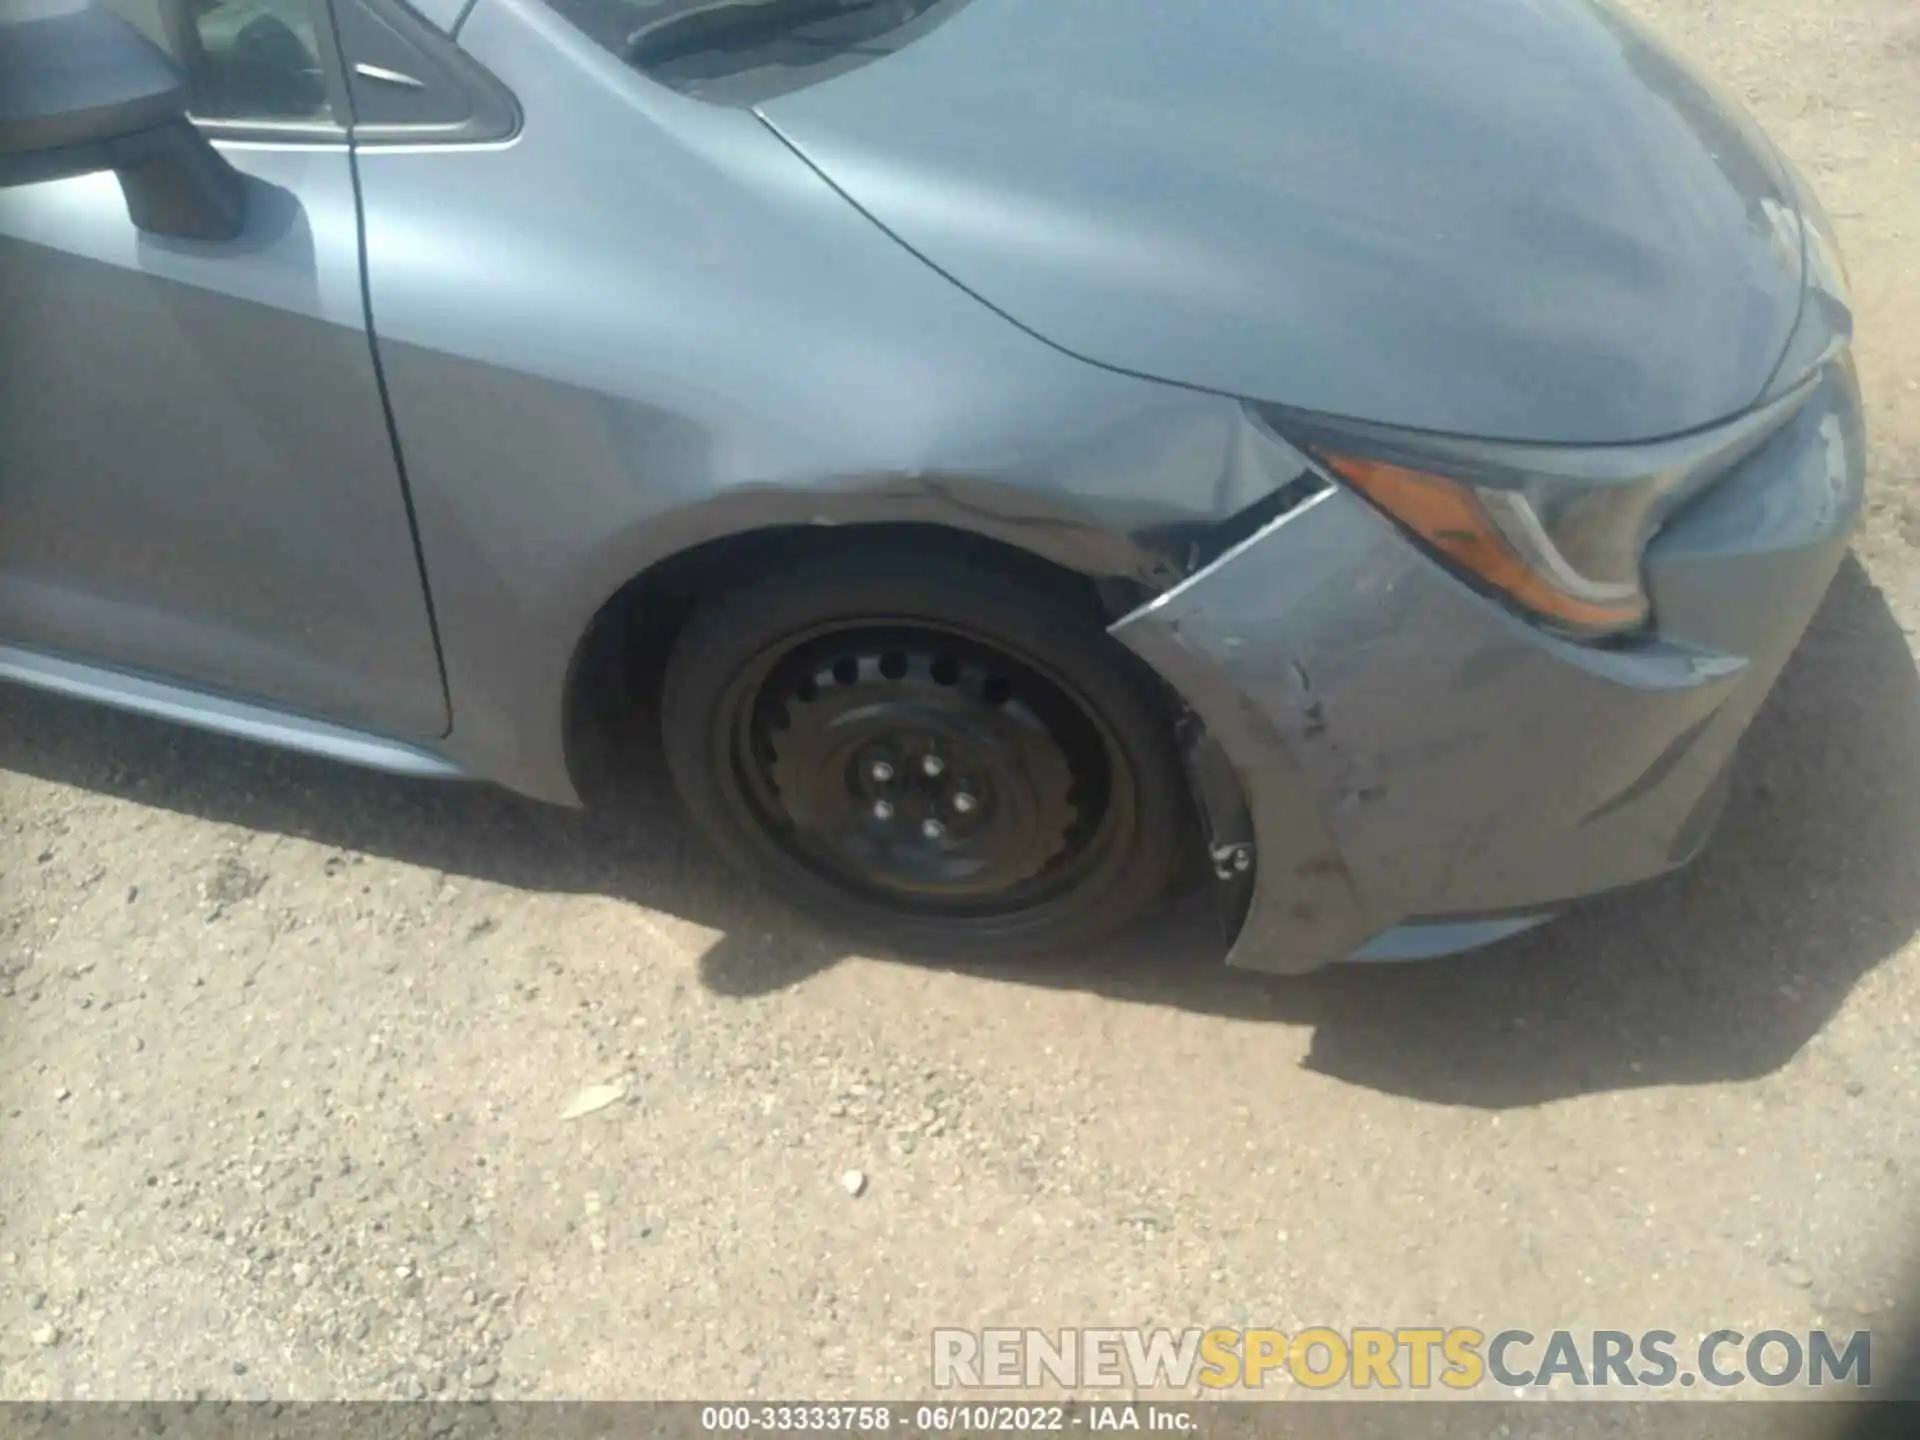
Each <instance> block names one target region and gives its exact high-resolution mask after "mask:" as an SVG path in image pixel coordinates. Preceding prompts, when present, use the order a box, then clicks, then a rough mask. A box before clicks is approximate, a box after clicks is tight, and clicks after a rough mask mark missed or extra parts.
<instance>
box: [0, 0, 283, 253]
mask: <svg viewBox="0 0 1920 1440" xmlns="http://www.w3.org/2000/svg"><path fill="white" fill-rule="evenodd" d="M101 170H112V171H114V172H115V173H116V174H117V175H118V176H119V177H120V189H121V193H122V194H124V195H125V196H126V201H127V214H128V216H129V217H131V219H132V220H133V223H134V224H135V225H137V226H139V227H140V228H141V229H142V230H146V231H150V232H152V233H154V234H157V235H177V236H182V237H184V238H187V239H192V240H231V239H233V238H234V237H235V236H237V235H238V234H239V233H240V229H241V226H242V224H243V223H244V220H245V210H246V189H245V185H244V182H243V181H242V180H241V178H240V176H239V174H238V173H237V172H235V170H234V169H233V167H232V166H230V165H228V164H227V162H226V160H225V158H224V157H223V156H222V155H221V154H220V152H219V151H217V150H215V149H214V148H213V146H212V145H211V144H209V143H208V141H207V138H206V136H204V135H202V134H201V133H200V132H199V131H198V130H196V129H195V128H194V126H193V124H192V122H190V121H189V120H188V119H187V89H186V78H185V77H184V76H183V75H182V74H181V73H180V69H179V67H178V66H176V65H175V64H174V63H173V61H172V59H171V58H169V57H168V55H167V54H166V52H165V51H163V50H161V49H160V48H159V47H158V46H156V45H155V44H154V43H153V42H152V41H151V40H149V39H147V37H146V36H144V35H142V34H141V33H140V32H139V31H138V30H136V29H134V28H133V26H131V25H129V24H128V23H127V22H126V21H124V20H122V19H121V18H120V17H119V16H118V15H115V14H113V13H112V12H111V11H108V10H103V9H99V8H97V7H95V6H94V5H93V4H91V3H90V0H10V3H8V4H7V5H6V8H5V13H4V14H3V15H0V186H9V185H32V184H37V183H39V182H41V181H44V180H59V179H65V178H66V177H68V176H72V175H89V174H93V173H96V172H98V171H101Z"/></svg>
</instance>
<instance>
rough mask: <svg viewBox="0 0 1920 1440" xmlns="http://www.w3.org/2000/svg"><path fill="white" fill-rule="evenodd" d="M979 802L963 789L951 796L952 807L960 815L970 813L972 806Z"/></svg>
mask: <svg viewBox="0 0 1920 1440" xmlns="http://www.w3.org/2000/svg"><path fill="white" fill-rule="evenodd" d="M979 803H980V802H979V801H978V800H975V799H974V798H973V796H971V795H969V794H968V793H967V792H966V791H964V790H962V791H960V792H959V793H958V794H956V795H955V796H954V797H953V808H954V809H956V810H958V811H959V812H960V813H961V814H962V815H971V814H972V813H973V807H974V806H975V805H978V804H979Z"/></svg>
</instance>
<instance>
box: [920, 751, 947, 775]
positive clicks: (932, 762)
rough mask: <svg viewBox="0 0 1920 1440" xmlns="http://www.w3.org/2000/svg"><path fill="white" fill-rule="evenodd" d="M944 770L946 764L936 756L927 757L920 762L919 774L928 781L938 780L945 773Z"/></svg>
mask: <svg viewBox="0 0 1920 1440" xmlns="http://www.w3.org/2000/svg"><path fill="white" fill-rule="evenodd" d="M946 768H947V762H946V761H944V760H942V759H941V758H940V757H939V756H938V755H929V756H927V758H926V759H924V760H922V761H921V762H920V773H921V774H923V775H925V776H926V777H927V778H928V779H929V780H935V779H938V778H939V777H940V776H941V775H942V774H944V773H945V772H946Z"/></svg>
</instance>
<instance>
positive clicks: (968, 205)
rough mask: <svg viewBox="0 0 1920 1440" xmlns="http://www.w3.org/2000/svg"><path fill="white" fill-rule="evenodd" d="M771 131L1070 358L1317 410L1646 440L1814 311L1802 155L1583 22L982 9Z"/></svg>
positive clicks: (1077, 6)
mask: <svg viewBox="0 0 1920 1440" xmlns="http://www.w3.org/2000/svg"><path fill="white" fill-rule="evenodd" d="M758 108H759V113H760V115H761V117H762V119H764V120H765V121H766V122H767V123H768V124H769V125H771V126H772V127H773V128H774V129H775V130H776V131H777V132H778V133H779V134H781V135H782V136H783V137H784V138H785V139H786V140H787V142H788V143H789V144H790V145H792V146H793V147H794V148H795V149H796V150H798V151H799V152H800V153H801V154H802V155H803V156H804V157H805V158H806V159H807V160H808V161H810V162H811V163H812V164H813V165H814V166H815V167H816V168H818V169H819V170H820V171H821V172H822V173H823V174H824V175H825V176H826V177H827V178H828V179H829V180H831V181H832V182H833V184H835V185H836V186H837V187H839V188H840V189H841V190H842V191H843V192H844V193H845V194H846V195H847V196H848V197H849V198H850V199H851V200H852V201H853V202H854V203H855V204H857V205H858V206H860V207H861V208H862V209H863V210H865V211H866V212H867V213H868V214H869V215H870V216H872V217H873V219H875V220H876V221H877V222H878V223H879V224H881V225H883V226H885V227H886V228H887V229H888V230H890V231H891V232H892V233H893V234H894V235H896V236H897V237H898V238H899V239H900V240H901V241H902V242H903V243H905V244H906V245H908V246H910V247H911V248H912V249H914V250H915V251H917V252H918V253H919V254H920V255H921V256H923V257H924V258H925V259H926V260H927V261H929V262H930V263H931V264H932V265H934V266H936V267H937V268H939V269H940V270H942V271H943V272H945V273H946V274H947V275H948V276H950V277H951V278H952V279H953V280H954V281H956V282H958V283H959V284H960V285H963V286H965V287H966V288H967V289H968V290H970V291H972V292H973V293H974V294H975V295H977V296H978V297H980V298H981V299H982V300H984V301H985V302H986V303H988V304H989V305H992V306H994V307H995V308H997V309H999V310H1000V311H1002V312H1003V313H1005V314H1006V315H1007V316H1008V317H1010V318H1011V319H1013V320H1014V321H1016V322H1017V323H1019V324H1020V325H1023V326H1025V327H1027V328H1028V329H1030V330H1032V331H1034V332H1035V333H1037V334H1038V335H1040V336H1042V337H1044V338H1045V339H1047V340H1049V341H1051V342H1052V343H1053V344H1055V345H1057V346H1060V347H1062V348H1064V349H1066V350H1069V351H1072V352H1074V353H1075V354H1077V355H1080V356H1082V357H1084V358H1086V359H1088V360H1092V361H1095V362H1097V363H1099V364H1103V365H1107V366H1111V367H1115V368H1118V369H1122V370H1127V371H1132V372H1135V373H1137V374H1141V375H1145V376H1150V377H1153V378H1155V379H1162V380H1170V381H1175V382H1179V383H1182V384H1187V385H1193V386H1199V387H1203V388H1206V389H1210V390H1217V391H1222V392H1225V393H1228V394H1232V395H1237V396H1242V397H1246V398H1252V399H1260V400H1266V401H1271V402H1276V403H1278V404H1281V405H1286V406H1292V407H1295V408H1299V409H1305V410H1312V411H1320V412H1324V413H1327V414H1331V415H1341V416H1350V417H1355V418H1360V419H1365V420H1371V421H1376V422H1380V423H1384V424H1391V425H1402V426H1408V427H1413V428H1419V429H1426V430H1434V431H1441V432H1448V433H1454V434H1464V435H1475V436H1483V437H1489V438H1500V439H1513V440H1531V441H1546V442H1569V443H1571V442H1581V443H1605V442H1624V441H1638V440H1647V439H1653V438H1657V437H1660V436H1665V435H1670V434H1674V433H1677V432H1680V431H1684V430H1689V429H1693V428H1696V427H1698V426H1702V425H1706V424H1710V423H1712V422H1713V421H1715V420H1719V419H1721V418H1723V417H1725V416H1728V415H1730V414H1733V413H1735V412H1737V411H1739V410H1742V409H1744V408H1746V407H1747V406H1749V405H1750V404H1752V403H1753V402H1754V400H1755V399H1756V398H1757V397H1758V396H1759V395H1760V393H1761V391H1762V390H1763V389H1764V388H1765V385H1766V382H1767V380H1768V377H1769V375H1770V374H1771V372H1772V370H1773V368H1774V366H1775V364H1776V363H1777V362H1778V360H1779V358H1780V356H1781V354H1782V351H1783V349H1784V347H1785V344H1786V341H1787V338H1788V336H1789V334H1790V332H1791V331H1792V329H1793V325H1794V320H1795V317H1796V315H1797V313H1798V310H1799V306H1800V299H1801V268H1802V255H1801V244H1802V242H1801V238H1800V231H1799V226H1798V222H1797V218H1796V216H1795V212H1794V208H1793V202H1792V199H1791V196H1792V193H1793V192H1792V189H1791V187H1790V184H1789V182H1788V181H1787V180H1786V178H1785V176H1784V174H1783V172H1782V169H1781V165H1780V162H1779V159H1778V156H1777V155H1776V154H1775V153H1774V151H1773V150H1772V149H1771V147H1770V146H1769V145H1768V142H1767V141H1766V139H1765V137H1763V136H1762V135H1760V134H1759V132H1758V131H1757V130H1756V129H1755V128H1754V126H1753V125H1752V123H1751V121H1749V120H1748V119H1746V118H1745V116H1744V115H1743V114H1742V113H1741V112H1740V110H1739V108H1738V107H1737V106H1735V105H1732V104H1729V103H1728V102H1726V101H1724V100H1722V99H1720V98H1718V97H1717V96H1716V95H1715V94H1714V93H1713V92H1711V91H1710V90H1709V89H1708V88H1707V86H1706V85H1705V84H1704V83H1703V82H1702V81H1701V80H1699V79H1698V78H1696V77H1695V76H1694V75H1693V74H1692V73H1691V72H1690V71H1688V70H1687V69H1686V68H1685V66H1684V65H1683V64H1681V63H1680V62H1679V61H1677V60H1676V59H1675V58H1674V57H1673V56H1672V55H1671V53H1670V52H1668V51H1666V50H1665V49H1664V48H1662V47H1661V46H1660V45H1659V44H1658V43H1657V42H1656V41H1654V40H1653V39H1652V38H1651V37H1650V36H1649V35H1648V34H1647V33H1646V32H1645V31H1643V30H1641V29H1640V28H1639V27H1638V26H1637V25H1635V24H1634V23H1633V22H1631V21H1629V20H1628V19H1627V18H1626V17H1625V16H1623V15H1622V14H1621V13H1619V12H1618V11H1617V10H1615V9H1613V8H1611V6H1609V5H1605V4H1600V3H1594V0H1285V3H1272V0H1212V3H1197V4H1190V5H1176V4H1168V3H1167V0H971V3H968V4H965V5H964V6H963V7H962V8H960V9H959V10H958V11H957V12H956V13H954V14H952V15H951V16H950V17H949V18H948V19H946V20H945V22H944V23H942V24H940V25H939V26H938V27H936V28H934V29H932V30H930V31H929V32H928V33H926V34H924V35H922V36H921V37H919V38H918V39H917V40H915V41H914V42H913V43H912V44H911V45H907V46H905V47H903V48H902V49H900V50H899V51H898V53H895V54H892V55H889V56H887V57H885V58H883V59H879V60H876V61H874V62H873V63H871V64H869V65H866V66H864V67H862V68H860V69H857V70H853V71H850V72H848V73H845V74H841V75H837V76H835V77H834V78H832V79H829V80H825V81H823V82H821V83H819V84H815V85H812V86H808V87H805V88H801V89H797V90H793V91H790V92H788V93H786V94H784V95H781V96H779V97H777V98H775V99H772V100H770V101H766V102H764V103H763V104H762V105H761V106H759V107H758Z"/></svg>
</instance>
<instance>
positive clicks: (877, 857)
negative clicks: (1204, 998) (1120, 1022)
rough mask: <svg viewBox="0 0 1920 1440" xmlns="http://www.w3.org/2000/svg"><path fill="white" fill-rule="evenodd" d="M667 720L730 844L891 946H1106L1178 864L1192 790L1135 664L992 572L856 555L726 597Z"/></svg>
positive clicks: (675, 673)
mask: <svg viewBox="0 0 1920 1440" xmlns="http://www.w3.org/2000/svg"><path fill="white" fill-rule="evenodd" d="M661 720H662V725H661V728H662V739H663V743H664V746H665V750H666V757H667V763H668V767H669V770H670V772H671V774H672V776H673V780H674V783H675V786H676V787H677V788H678V790H679V792H680V794H681V796H682V798H683V799H684V800H685V802H686V805H687V808H688V809H689V810H690V811H691V812H692V815H693V818H694V820H695V822H696V823H697V824H698V825H699V827H700V828H701V829H702V830H703V831H704V832H705V833H706V834H707V835H708V836H709V837H710V838H711V839H712V840H713V842H714V843H715V844H716V845H717V846H718V847H719V849H720V850H721V852H722V853H723V854H724V855H726V856H727V858H728V859H730V860H731V861H732V862H733V863H734V864H735V865H737V866H739V867H740V868H741V869H743V870H745V871H747V872H748V873H749V874H751V875H753V876H755V877H756V878H758V879H759V880H761V881H762V882H763V883H765V884H766V885H767V886H768V887H769V888H771V889H772V890H774V891H775V892H776V893H778V894H779V895H781V896H782V897H784V898H785V899H786V900H788V901H789V902H791V903H792V904H794V905H795V906H796V907H798V908H800V909H802V910H805V911H807V912H809V913H811V914H813V915H815V916H817V917H819V918H821V919H822V920H824V921H825V922H827V923H828V924H831V925H834V926H836V927H838V928H841V929H845V930H850V931H853V932H855V933H858V934H859V935H861V936H862V937H865V938H868V939H871V940H874V941H876V942H878V943H879V944H881V945H882V946H884V947H887V948H890V949H896V950H900V951H905V952H909V953H921V954H927V955H945V956H956V957H958V956H966V957H974V958H988V957H1003V956H1014V955H1023V954H1031V953H1034V952H1040V951H1057V950H1062V949H1071V948H1076V947H1080V946H1085V945H1087V944H1089V943H1091V942H1093V941H1096V940H1098V939H1100V938H1102V937H1103V936H1106V935H1108V934H1110V933H1111V932H1113V931H1115V930H1118V929H1119V928H1121V927H1122V926H1125V925H1126V924H1127V923H1129V922H1130V921H1132V920H1133V919H1135V918H1136V917H1138V916H1139V915H1140V914H1141V913H1142V912H1144V911H1146V910H1147V909H1149V908H1150V907H1151V906H1153V905H1154V904H1155V903H1156V901H1158V900H1159V898H1160V897H1161V896H1162V895H1163V894H1164V893H1165V892H1166V890H1167V889H1168V887H1169V885H1170V883H1171V881H1172V879H1173V877H1174V874H1175V872H1176V870H1177V868H1178V863H1179V856H1180V853H1181V839H1182V836H1183V835H1184V834H1185V833H1186V830H1187V823H1188V822H1187V815H1188V810H1187V804H1186V799H1185V791H1184V786H1183V784H1182V781H1181V777H1180V768H1179V764H1178V761H1177V759H1176V757H1175V755H1174V752H1173V747H1172V743H1171V736H1170V734H1169V731H1168V726H1167V724H1166V721H1165V720H1164V718H1163V716H1162V714H1161V713H1160V710H1159V709H1158V708H1157V707H1156V705H1155V703H1154V701H1153V699H1152V698H1150V694H1149V692H1148V689H1147V685H1146V682H1145V681H1144V679H1143V677H1142V676H1141V675H1140V673H1139V672H1138V671H1137V670H1136V669H1135V662H1134V661H1133V660H1132V659H1131V657H1130V656H1128V655H1127V654H1126V653H1125V652H1124V651H1122V650H1121V649H1120V648H1119V647H1118V646H1117V645H1116V644H1115V642H1114V641H1113V640H1111V639H1110V638H1109V637H1108V636H1107V635H1106V634H1105V633H1104V631H1103V630H1102V629H1101V628H1100V626H1099V625H1098V624H1096V623H1093V622H1092V621H1090V620H1088V619H1085V618H1083V617H1082V616H1081V615H1080V614H1079V613H1077V612H1076V610H1075V609H1074V607H1072V606H1071V605H1069V604H1066V603H1064V602H1063V601H1061V600H1060V599H1058V598H1056V597H1055V596H1054V595H1052V594H1050V593H1048V592H1047V591H1046V590H1045V589H1044V588H1042V587H1039V586H1036V585H1033V584H1031V583H1029V582H1026V581H1023V580H1020V579H1017V578H1015V577H1013V576H1011V575H1008V574H1006V573H1002V572H1000V571H998V570H995V569H992V568H982V567H980V566H978V565H975V564H971V563H964V562H962V561H959V560H957V559H954V558H952V557H950V556H946V555H928V554H914V553H906V554H895V555H892V556H884V557H871V558H869V557H860V556H845V557H835V558H830V559H819V560H812V561H802V562H800V563H798V564H796V565H795V566H793V567H792V568H790V569H787V570H785V571H781V572H776V573H773V574H770V575H767V576H766V577H764V578H762V579H760V580H757V581H756V582H755V583H753V584H752V585H749V586H747V587H745V588H743V589H740V590H736V591H732V592H730V593H727V594H724V595H722V596H719V597H717V598H715V599H713V600H710V601H708V602H706V603H704V604H703V605H701V606H700V607H699V609H697V610H696V611H695V613H694V614H693V615H692V616H691V617H690V618H689V620H688V621H687V623H686V625H685V627H684V629H683V630H682V631H681V633H680V635H679V637H678V639H677V640H676V642H675V645H674V648H673V651H672V654H671V656H670V657H669V660H668V663H667V669H666V677H665V684H664V687H663V693H662V702H661ZM875 747H879V748H878V749H877V750H876V748H875ZM876 754H878V755H880V756H882V757H883V758H882V760H880V761H875V760H873V758H872V757H873V756H874V755H876ZM948 756H951V757H952V760H951V766H950V767H949V766H948V765H947V764H946V757H948ZM929 757H932V758H929ZM936 759H937V760H941V761H942V762H943V765H942V771H941V772H936V771H935V770H934V769H933V768H932V766H933V762H934V760H936ZM895 760H898V762H899V763H898V765H897V766H896V765H895V763H894V762H895ZM896 770H900V771H904V772H905V775H904V778H903V777H902V776H900V775H898V774H895V773H892V772H894V771H896ZM962 771H966V772H967V773H965V774H961V773H960V772H962ZM882 772H887V773H886V783H885V784H884V785H882V783H881V782H880V781H879V780H877V779H875V778H874V777H876V776H879V775H881V774H882ZM936 773H938V774H939V778H938V779H933V778H929V777H932V776H934V775H935V774H936ZM973 790H979V791H981V792H982V793H981V795H980V796H978V797H976V796H974V795H973V794H972V793H971V792H972V791H973ZM843 791H844V793H842V792H843ZM882 801H885V802H886V803H885V804H884V805H882V804H881V802H882ZM896 801H897V804H896ZM963 802H964V803H965V812H964V813H963V812H960V811H959V810H958V808H957V807H959V806H961V805H962V803H963ZM883 811H884V812H885V815H884V818H878V817H881V815H882V812H883ZM796 812H797V814H796ZM930 824H931V825H933V826H936V827H938V826H942V825H944V826H945V827H946V828H945V829H944V831H942V832H941V833H939V834H938V836H937V837H936V835H935V834H934V832H933V831H932V830H930V829H929V826H930ZM1056 829H1057V830H1058V834H1057V835H1055V834H1054V831H1055V830H1056ZM1041 857H1044V858H1041ZM1036 867H1037V868H1036Z"/></svg>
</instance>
